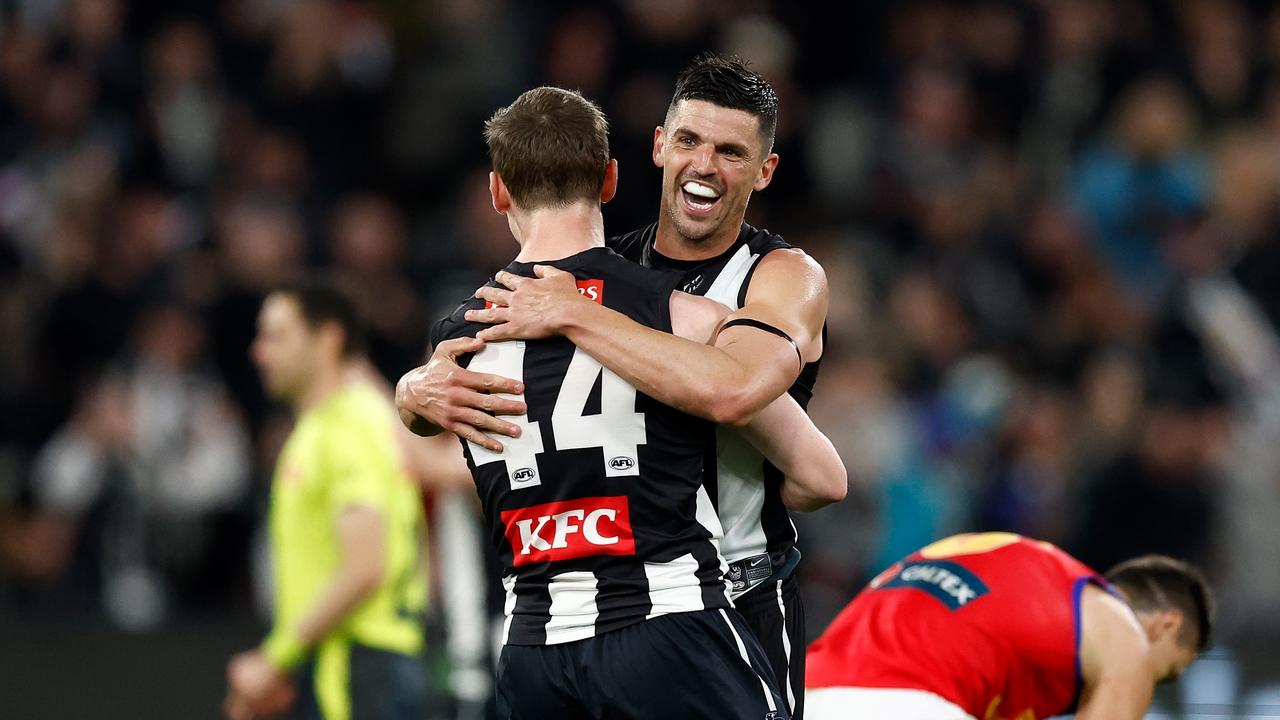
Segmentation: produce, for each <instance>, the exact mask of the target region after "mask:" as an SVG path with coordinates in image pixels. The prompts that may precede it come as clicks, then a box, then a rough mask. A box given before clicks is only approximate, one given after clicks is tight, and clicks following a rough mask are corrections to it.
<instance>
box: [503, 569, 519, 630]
mask: <svg viewBox="0 0 1280 720" xmlns="http://www.w3.org/2000/svg"><path fill="white" fill-rule="evenodd" d="M502 588H503V589H504V590H506V591H507V601H506V602H505V603H504V604H503V606H502V614H503V615H505V616H506V619H504V620H503V621H502V644H503V645H506V644H507V640H508V639H509V638H510V637H511V616H512V614H513V613H515V611H516V576H515V575H508V576H506V577H504V578H502Z"/></svg>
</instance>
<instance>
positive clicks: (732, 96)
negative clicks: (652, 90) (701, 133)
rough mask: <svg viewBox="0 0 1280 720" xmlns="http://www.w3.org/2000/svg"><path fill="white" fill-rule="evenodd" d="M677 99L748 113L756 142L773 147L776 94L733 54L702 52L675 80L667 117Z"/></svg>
mask: <svg viewBox="0 0 1280 720" xmlns="http://www.w3.org/2000/svg"><path fill="white" fill-rule="evenodd" d="M681 100H706V101H707V102H709V103H712V104H714V105H719V106H720V107H725V108H729V109H730V110H742V111H744V112H748V113H751V114H752V115H754V116H755V117H756V120H758V121H759V123H760V142H761V143H762V144H763V145H764V147H765V148H766V149H768V148H771V147H773V136H774V133H776V132H777V129H778V94H777V93H776V92H774V91H773V86H771V85H770V84H769V81H767V80H765V79H764V77H762V76H761V75H760V73H757V72H753V71H751V70H749V69H747V63H746V62H745V61H744V60H743V59H742V58H740V57H738V56H737V55H717V54H716V53H703V54H701V55H699V56H697V57H696V58H694V59H693V62H691V63H689V66H688V67H686V68H685V69H684V70H682V71H681V72H680V75H679V76H677V77H676V92H675V94H674V95H672V96H671V104H670V105H669V106H668V107H667V117H671V114H672V113H673V112H675V109H676V105H678V104H680V101H681Z"/></svg>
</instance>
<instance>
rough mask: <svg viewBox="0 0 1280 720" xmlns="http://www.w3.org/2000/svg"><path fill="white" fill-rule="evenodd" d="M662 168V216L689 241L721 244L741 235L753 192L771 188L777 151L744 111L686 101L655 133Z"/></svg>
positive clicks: (655, 157)
mask: <svg viewBox="0 0 1280 720" xmlns="http://www.w3.org/2000/svg"><path fill="white" fill-rule="evenodd" d="M653 162H654V164H655V165H657V166H658V167H660V168H662V187H663V191H662V216H661V219H662V220H664V221H667V222H669V223H671V225H672V226H673V229H674V230H675V231H676V233H678V234H679V235H680V236H681V237H683V238H684V239H685V240H688V241H691V242H694V243H698V244H707V243H713V244H719V243H720V242H721V241H725V240H731V239H732V238H736V237H737V235H738V227H739V225H740V224H741V223H742V218H743V215H744V214H745V213H746V210H747V202H748V201H749V200H750V198H751V193H752V192H753V191H756V190H763V189H765V188H766V187H768V185H769V182H770V181H771V180H772V179H773V171H774V168H776V167H777V164H778V156H777V155H775V154H773V153H770V152H768V151H767V149H766V148H765V147H764V143H763V140H762V139H761V137H760V121H759V120H758V119H757V118H756V116H754V115H752V114H751V113H749V112H746V111H745V110H732V109H729V108H725V107H721V106H719V105H716V104H714V103H711V102H708V101H705V100H681V101H680V102H679V103H678V104H677V105H676V107H675V109H674V110H673V111H672V112H671V113H670V114H669V115H668V117H667V122H666V125H665V126H664V127H660V128H658V129H657V130H656V131H655V132H654V138H653Z"/></svg>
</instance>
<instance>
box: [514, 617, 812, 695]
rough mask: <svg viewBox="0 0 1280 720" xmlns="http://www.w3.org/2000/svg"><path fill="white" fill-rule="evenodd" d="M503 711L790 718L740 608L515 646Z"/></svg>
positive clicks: (657, 619) (663, 619)
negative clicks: (552, 642) (555, 642)
mask: <svg viewBox="0 0 1280 720" xmlns="http://www.w3.org/2000/svg"><path fill="white" fill-rule="evenodd" d="M498 717H500V718H512V719H514V720H525V719H527V718H528V719H532V718H555V719H556V720H586V719H587V718H601V719H608V720H614V719H615V718H616V719H619V720H621V719H622V718H637V719H639V718H643V719H645V720H649V719H651V718H680V719H681V720H684V719H686V718H687V719H688V720H694V719H695V718H706V720H738V719H740V720H783V719H784V718H788V717H789V715H788V714H787V710H786V706H785V705H784V704H783V702H782V699H781V697H780V696H779V695H778V691H777V689H776V687H775V685H774V682H773V673H772V671H771V670H770V669H769V665H768V661H767V660H765V657H764V653H763V651H762V650H761V649H760V645H759V643H758V642H756V640H755V638H754V637H753V636H752V635H751V632H750V631H749V630H748V629H747V626H746V624H745V623H744V622H743V621H742V617H741V616H740V615H738V613H737V611H735V610H733V609H732V608H728V609H724V610H701V611H698V612H687V613H672V614H668V615H660V616H658V617H656V618H653V619H651V620H645V621H643V622H638V623H635V624H634V625H628V626H627V627H624V628H622V629H620V630H614V631H613V632H609V633H605V634H604V635H597V636H595V637H591V638H587V639H585V640H578V641H576V642H571V643H562V644H558V645H507V646H506V647H504V648H503V649H502V655H501V657H499V659H498Z"/></svg>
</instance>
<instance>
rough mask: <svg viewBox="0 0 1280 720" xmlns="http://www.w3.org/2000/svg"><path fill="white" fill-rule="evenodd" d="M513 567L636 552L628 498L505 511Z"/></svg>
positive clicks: (609, 498) (582, 499) (548, 504)
mask: <svg viewBox="0 0 1280 720" xmlns="http://www.w3.org/2000/svg"><path fill="white" fill-rule="evenodd" d="M502 522H503V524H504V525H505V526H506V536H507V542H508V543H510V545H511V555H512V557H513V558H514V559H513V561H512V565H514V566H516V567H519V566H521V565H531V564H533V563H541V562H558V561H561V560H572V559H574V558H581V557H590V556H592V555H635V554H636V540H635V535H634V534H632V531H631V514H630V510H629V506H628V505H627V498H626V497H625V496H615V497H586V498H578V499H576V500H565V501H562V502H553V503H546V504H544V505H533V506H530V507H526V508H520V509H518V510H506V511H504V512H503V513H502Z"/></svg>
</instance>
